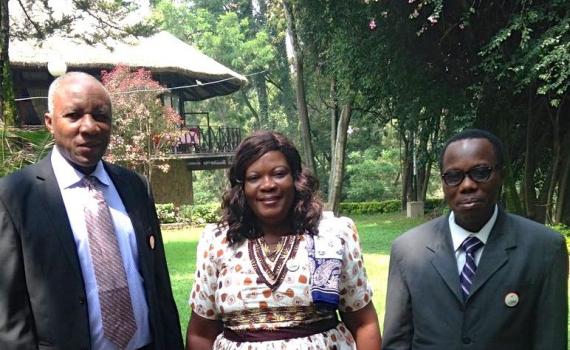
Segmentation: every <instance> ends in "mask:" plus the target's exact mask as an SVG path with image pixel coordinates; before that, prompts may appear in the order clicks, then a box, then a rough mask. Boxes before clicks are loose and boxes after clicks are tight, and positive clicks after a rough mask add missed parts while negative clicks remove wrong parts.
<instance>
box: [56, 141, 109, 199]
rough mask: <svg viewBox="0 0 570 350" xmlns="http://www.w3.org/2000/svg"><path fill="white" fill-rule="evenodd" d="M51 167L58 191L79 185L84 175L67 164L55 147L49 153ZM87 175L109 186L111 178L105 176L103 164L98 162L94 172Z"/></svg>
mask: <svg viewBox="0 0 570 350" xmlns="http://www.w3.org/2000/svg"><path fill="white" fill-rule="evenodd" d="M51 165H52V168H53V172H54V173H55V177H56V179H57V183H58V186H59V189H60V190H64V189H66V188H70V187H75V186H77V185H79V183H80V181H81V180H82V179H83V178H84V177H85V174H83V173H82V172H80V171H79V170H77V169H75V168H74V167H73V166H71V164H69V162H68V161H67V159H65V158H64V157H63V155H62V154H61V152H60V150H59V148H58V146H57V145H55V146H54V147H53V151H52V152H51ZM89 175H92V176H95V177H96V178H97V180H99V181H100V182H101V183H103V184H104V185H105V186H109V185H110V184H111V178H110V177H109V174H107V171H106V170H105V167H104V166H103V162H102V161H100V160H99V161H98V162H97V166H96V167H95V170H94V171H93V172H92V173H91V174H89Z"/></svg>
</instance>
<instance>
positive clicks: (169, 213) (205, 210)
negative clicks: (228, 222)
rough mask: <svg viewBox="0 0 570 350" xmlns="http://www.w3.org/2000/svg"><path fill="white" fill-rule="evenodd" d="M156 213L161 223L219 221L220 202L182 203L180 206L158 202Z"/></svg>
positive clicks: (195, 223) (200, 223) (194, 223)
mask: <svg viewBox="0 0 570 350" xmlns="http://www.w3.org/2000/svg"><path fill="white" fill-rule="evenodd" d="M156 213H157V215H158V219H159V220H160V223H161V224H174V223H180V224H193V225H203V224H206V223H215V222H218V221H219V219H220V204H219V203H208V204H198V205H181V206H180V207H177V206H175V205H174V204H172V203H164V204H156Z"/></svg>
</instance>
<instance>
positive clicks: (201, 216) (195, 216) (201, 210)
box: [192, 203, 220, 224]
mask: <svg viewBox="0 0 570 350" xmlns="http://www.w3.org/2000/svg"><path fill="white" fill-rule="evenodd" d="M218 220H220V204H219V203H209V204H199V205H194V206H192V222H193V223H195V224H205V223H214V222H217V221H218Z"/></svg>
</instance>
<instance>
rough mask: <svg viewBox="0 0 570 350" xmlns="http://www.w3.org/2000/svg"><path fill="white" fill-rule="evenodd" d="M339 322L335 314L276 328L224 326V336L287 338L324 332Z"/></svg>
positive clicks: (257, 339)
mask: <svg viewBox="0 0 570 350" xmlns="http://www.w3.org/2000/svg"><path fill="white" fill-rule="evenodd" d="M337 324H338V319H337V318H336V316H335V317H332V318H327V319H324V320H320V321H317V322H312V323H305V324H301V325H298V326H293V327H283V328H276V329H251V330H238V331H234V330H232V329H230V328H224V338H226V339H228V340H231V341H235V342H240V343H243V342H261V341H272V340H286V339H293V338H302V337H308V336H310V335H313V334H318V333H323V332H326V331H328V330H330V329H333V328H335V327H336V326H337Z"/></svg>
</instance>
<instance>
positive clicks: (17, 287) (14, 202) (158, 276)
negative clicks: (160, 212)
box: [0, 156, 183, 350]
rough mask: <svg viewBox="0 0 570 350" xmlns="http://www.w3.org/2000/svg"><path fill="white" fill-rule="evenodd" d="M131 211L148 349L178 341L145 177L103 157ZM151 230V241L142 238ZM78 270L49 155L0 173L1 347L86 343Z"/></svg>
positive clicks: (178, 345) (66, 347)
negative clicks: (146, 317)
mask: <svg viewBox="0 0 570 350" xmlns="http://www.w3.org/2000/svg"><path fill="white" fill-rule="evenodd" d="M104 165H105V169H106V170H107V172H108V173H109V175H110V177H111V179H112V180H113V183H114V184H115V187H116V188H117V191H118V192H119V195H120V197H121V199H122V201H123V203H124V205H125V208H126V210H127V212H128V214H129V216H130V218H131V221H132V224H133V227H134V230H135V234H136V237H137V245H138V252H139V257H138V260H139V271H140V272H141V275H142V276H143V279H144V288H145V293H146V299H147V302H148V305H149V319H150V325H151V333H152V338H153V342H154V347H155V349H157V350H158V349H164V350H172V349H182V347H183V344H182V337H181V331H180V323H179V319H178V311H177V309H176V305H175V303H174V299H173V296H172V290H171V286H170V279H169V276H168V269H167V266H166V259H165V255H164V247H163V243H162V236H161V233H160V225H159V222H158V219H157V216H156V211H155V207H154V201H153V198H152V195H151V193H150V189H149V186H148V183H147V181H146V180H145V179H144V178H143V177H141V176H139V175H137V174H135V173H134V172H132V171H129V170H126V169H124V168H121V167H118V166H114V165H111V164H107V163H105V164H104ZM151 235H154V238H155V242H156V245H155V249H151V248H150V245H149V244H148V241H149V237H150V236H151ZM90 348H91V344H90V333H89V321H88V315H87V305H86V297H85V289H84V284H83V276H82V273H81V268H80V265H79V258H78V256H77V251H76V247H75V242H74V238H73V233H72V231H71V227H70V224H69V220H68V217H67V212H66V210H65V206H64V203H63V199H62V196H61V193H60V191H59V188H58V186H57V181H56V178H55V175H54V172H53V169H52V166H51V162H50V156H48V157H46V158H44V159H43V160H41V161H40V162H39V163H38V164H35V165H32V166H29V167H27V168H25V169H23V170H22V171H19V172H16V173H14V174H11V175H9V176H7V177H5V178H2V179H0V349H2V350H16V349H62V350H71V349H74V350H75V349H90Z"/></svg>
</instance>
